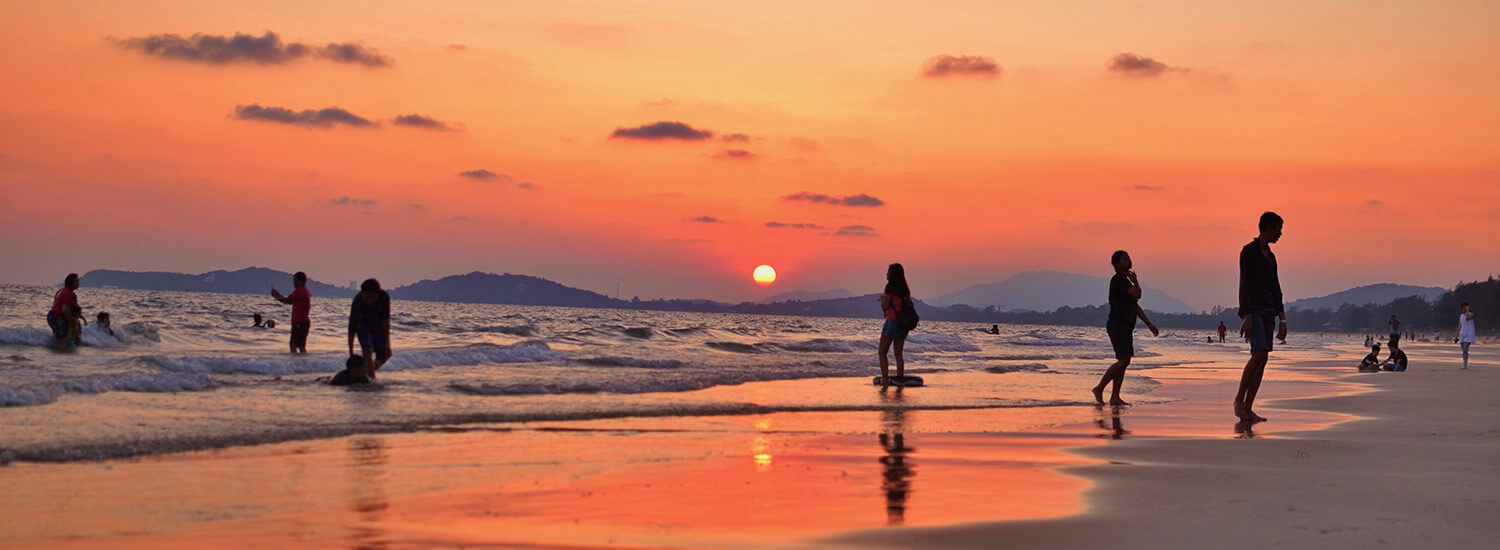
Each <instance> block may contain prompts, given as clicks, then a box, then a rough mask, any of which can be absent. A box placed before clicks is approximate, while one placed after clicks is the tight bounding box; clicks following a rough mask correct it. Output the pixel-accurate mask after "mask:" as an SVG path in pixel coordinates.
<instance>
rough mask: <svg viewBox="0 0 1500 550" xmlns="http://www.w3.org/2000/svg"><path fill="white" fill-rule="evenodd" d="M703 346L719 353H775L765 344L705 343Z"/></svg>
mask: <svg viewBox="0 0 1500 550" xmlns="http://www.w3.org/2000/svg"><path fill="white" fill-rule="evenodd" d="M703 345H705V346H708V347H711V348H714V349H716V350H719V351H729V352H734V353H769V352H771V351H775V350H772V349H768V348H767V347H766V346H765V345H764V344H742V343H740V342H704V343H703Z"/></svg>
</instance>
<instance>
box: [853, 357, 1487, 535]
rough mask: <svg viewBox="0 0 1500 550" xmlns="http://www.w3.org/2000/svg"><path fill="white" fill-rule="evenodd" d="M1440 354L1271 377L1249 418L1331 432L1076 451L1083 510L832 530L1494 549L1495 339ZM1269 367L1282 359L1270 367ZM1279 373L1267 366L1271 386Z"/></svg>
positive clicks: (1140, 441) (1137, 441)
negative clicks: (1299, 384) (1285, 386)
mask: <svg viewBox="0 0 1500 550" xmlns="http://www.w3.org/2000/svg"><path fill="white" fill-rule="evenodd" d="M1442 349H1443V348H1431V349H1428V350H1423V351H1424V352H1427V351H1433V350H1442ZM1440 353H1442V355H1443V356H1444V358H1443V359H1442V360H1441V362H1435V363H1436V364H1426V366H1422V367H1419V368H1418V367H1417V365H1413V366H1414V369H1415V370H1408V371H1406V372H1403V373H1391V372H1382V373H1366V374H1359V373H1354V372H1348V373H1347V374H1342V375H1338V376H1336V377H1335V378H1334V379H1333V383H1335V384H1355V385H1360V386H1364V387H1366V388H1367V390H1357V389H1356V390H1355V391H1348V392H1338V393H1334V394H1331V395H1324V396H1278V395H1277V393H1276V392H1275V391H1274V390H1273V391H1271V392H1267V391H1266V389H1265V388H1263V390H1262V392H1261V400H1262V401H1264V402H1265V405H1262V406H1261V407H1260V408H1264V409H1265V412H1263V414H1266V415H1267V416H1270V417H1271V420H1270V421H1269V422H1265V423H1260V424H1255V425H1254V428H1253V430H1254V431H1256V432H1260V431H1261V428H1260V427H1261V426H1265V427H1266V429H1267V430H1269V429H1270V428H1271V427H1272V426H1274V425H1277V423H1278V422H1280V421H1281V420H1282V417H1283V416H1286V414H1285V411H1291V410H1297V411H1309V412H1313V413H1326V414H1336V415H1341V416H1344V417H1345V418H1344V419H1343V420H1341V421H1338V422H1334V423H1331V424H1329V425H1328V426H1326V427H1324V428H1322V429H1318V430H1311V431H1304V430H1300V429H1292V430H1286V431H1280V432H1279V435H1280V436H1281V437H1269V438H1267V437H1263V436H1262V434H1259V433H1257V434H1255V436H1254V437H1246V435H1247V434H1244V433H1241V434H1239V437H1237V438H1223V437H1220V438H1211V437H1210V438H1204V437H1187V438H1178V437H1167V438H1134V439H1127V440H1124V441H1118V442H1115V443H1113V444H1111V445H1105V446H1093V447H1079V448H1073V449H1070V450H1069V452H1072V453H1075V454H1078V455H1080V456H1084V457H1089V458H1094V459H1097V460H1099V461H1103V463H1102V464H1099V463H1096V464H1092V465H1085V466H1076V467H1066V468H1064V469H1063V471H1065V472H1066V473H1068V474H1069V475H1076V476H1080V477H1082V478H1084V479H1088V480H1090V481H1091V482H1093V483H1095V486H1094V488H1093V489H1091V490H1090V491H1089V492H1088V494H1087V496H1086V498H1087V500H1088V502H1089V510H1088V511H1087V512H1085V513H1082V514H1078V515H1074V516H1068V517H1061V518H1053V519H1043V520H1019V521H1000V522H986V523H975V524H967V525H956V526H948V527H936V528H917V529H908V530H902V531H868V530H867V531H861V532H857V533H849V534H845V535H841V536H838V537H832V538H830V539H826V540H825V541H824V542H826V543H828V544H829V545H831V546H857V547H886V548H899V547H923V548H970V547H975V546H985V547H1002V548H1004V547H1015V548H1076V547H1081V546H1085V545H1096V544H1108V545H1109V546H1111V547H1118V548H1163V547H1176V546H1185V545H1212V546H1213V547H1216V548H1264V547H1269V546H1277V545H1282V546H1290V547H1294V548H1299V547H1302V548H1305V547H1370V546H1376V545H1386V544H1389V545H1394V547H1398V548H1411V547H1434V548H1489V547H1491V546H1493V541H1494V539H1495V537H1496V536H1497V535H1500V528H1497V527H1496V526H1495V525H1494V523H1493V521H1492V520H1493V517H1494V514H1495V513H1496V512H1497V511H1500V496H1497V492H1500V478H1497V477H1496V476H1494V475H1493V472H1492V469H1493V465H1494V464H1496V463H1497V461H1500V430H1497V429H1494V428H1493V426H1494V425H1495V424H1496V423H1497V422H1500V409H1497V408H1496V407H1495V405H1497V404H1500V398H1495V397H1492V396H1491V395H1490V394H1491V393H1492V391H1491V389H1492V388H1494V387H1495V385H1496V384H1497V383H1500V369H1497V368H1496V367H1497V366H1500V350H1496V349H1495V348H1493V347H1486V348H1483V352H1482V353H1476V354H1475V357H1474V358H1473V359H1471V362H1470V368H1469V369H1468V370H1461V369H1459V366H1458V365H1459V362H1458V361H1456V360H1455V359H1456V355H1457V353H1456V352H1454V353H1452V354H1451V355H1453V356H1455V357H1454V358H1447V357H1446V355H1449V354H1448V353H1445V352H1442V351H1440ZM1349 357H1352V358H1353V360H1354V361H1357V360H1358V356H1357V355H1352V354H1350V355H1346V356H1345V358H1346V359H1347V358H1349ZM1429 357H1430V356H1429ZM1344 363H1348V364H1352V362H1350V361H1340V364H1344ZM1275 367H1276V364H1275V362H1274V357H1273V363H1272V365H1271V367H1268V368H1270V369H1274V368H1275ZM1272 376H1274V371H1272V370H1268V372H1267V383H1268V384H1269V383H1270V382H1271V380H1272ZM1230 389H1231V390H1232V389H1233V388H1232V386H1231V388H1230ZM1222 395H1223V396H1224V398H1223V399H1221V401H1223V403H1222V404H1221V406H1220V408H1222V409H1223V411H1222V412H1221V416H1223V417H1225V418H1228V417H1229V415H1230V411H1229V404H1228V401H1229V399H1228V397H1229V396H1232V393H1224V394H1222ZM1270 413H1278V414H1275V415H1273V414H1270ZM1225 424H1228V422H1227V421H1226V422H1225ZM1245 439H1251V441H1246V440H1245Z"/></svg>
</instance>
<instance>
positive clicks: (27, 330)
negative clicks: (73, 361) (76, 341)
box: [0, 327, 55, 346]
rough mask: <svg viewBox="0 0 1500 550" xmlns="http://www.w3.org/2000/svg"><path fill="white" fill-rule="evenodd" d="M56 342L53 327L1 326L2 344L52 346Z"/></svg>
mask: <svg viewBox="0 0 1500 550" xmlns="http://www.w3.org/2000/svg"><path fill="white" fill-rule="evenodd" d="M54 342H55V340H53V339H52V330H51V329H45V328H33V327H5V328H0V345H10V346H50V345H52V344H53V343H54Z"/></svg>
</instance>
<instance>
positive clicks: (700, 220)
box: [687, 216, 724, 223]
mask: <svg viewBox="0 0 1500 550" xmlns="http://www.w3.org/2000/svg"><path fill="white" fill-rule="evenodd" d="M687 221H690V222H698V223H724V220H721V219H719V218H715V217H713V216H698V217H696V218H688V220H687Z"/></svg>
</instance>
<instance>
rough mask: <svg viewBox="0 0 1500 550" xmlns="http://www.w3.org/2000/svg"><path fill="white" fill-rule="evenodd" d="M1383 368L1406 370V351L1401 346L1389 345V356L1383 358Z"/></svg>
mask: <svg viewBox="0 0 1500 550" xmlns="http://www.w3.org/2000/svg"><path fill="white" fill-rule="evenodd" d="M1385 370H1393V371H1404V370H1406V352H1405V351H1403V350H1402V349H1401V348H1398V347H1395V346H1391V356H1390V357H1387V358H1386V359H1385Z"/></svg>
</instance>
